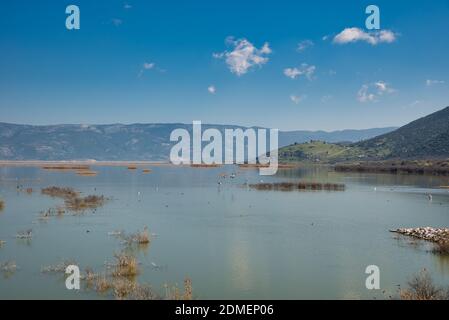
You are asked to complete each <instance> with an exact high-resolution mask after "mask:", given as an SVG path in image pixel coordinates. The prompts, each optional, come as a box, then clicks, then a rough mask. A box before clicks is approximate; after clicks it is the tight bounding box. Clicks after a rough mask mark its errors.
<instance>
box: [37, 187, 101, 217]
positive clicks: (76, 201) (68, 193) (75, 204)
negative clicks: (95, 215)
mask: <svg viewBox="0 0 449 320" xmlns="http://www.w3.org/2000/svg"><path fill="white" fill-rule="evenodd" d="M41 193H42V194H45V195H48V196H51V197H54V198H61V199H64V205H65V209H67V210H71V211H84V210H88V209H97V208H99V207H101V206H103V205H104V204H105V202H106V200H107V199H106V198H105V197H104V196H97V195H89V196H86V197H81V196H80V193H79V192H78V191H75V190H74V189H72V188H61V187H55V186H53V187H48V188H44V189H42V190H41ZM63 211H64V209H62V210H59V215H62V214H64V212H63Z"/></svg>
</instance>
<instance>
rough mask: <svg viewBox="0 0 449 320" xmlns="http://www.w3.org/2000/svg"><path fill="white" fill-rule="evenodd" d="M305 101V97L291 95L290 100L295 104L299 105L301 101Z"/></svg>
mask: <svg viewBox="0 0 449 320" xmlns="http://www.w3.org/2000/svg"><path fill="white" fill-rule="evenodd" d="M304 99H305V96H303V95H299V96H298V95H296V94H291V95H290V100H291V101H292V102H293V103H294V104H299V103H300V102H301V101H303V100H304Z"/></svg>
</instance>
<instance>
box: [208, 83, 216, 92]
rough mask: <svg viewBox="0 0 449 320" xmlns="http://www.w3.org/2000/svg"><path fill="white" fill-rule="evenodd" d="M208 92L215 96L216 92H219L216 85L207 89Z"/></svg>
mask: <svg viewBox="0 0 449 320" xmlns="http://www.w3.org/2000/svg"><path fill="white" fill-rule="evenodd" d="M207 91H209V93H210V94H215V92H217V89H216V88H215V86H214V85H211V86H209V87H208V88H207Z"/></svg>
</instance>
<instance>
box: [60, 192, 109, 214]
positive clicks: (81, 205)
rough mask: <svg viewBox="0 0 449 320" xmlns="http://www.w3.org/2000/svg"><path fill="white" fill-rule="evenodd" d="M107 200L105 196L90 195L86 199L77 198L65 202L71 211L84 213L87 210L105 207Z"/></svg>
mask: <svg viewBox="0 0 449 320" xmlns="http://www.w3.org/2000/svg"><path fill="white" fill-rule="evenodd" d="M105 201H106V199H105V197H104V196H95V195H90V196H87V197H84V198H80V197H75V198H69V199H66V200H65V206H66V208H67V209H69V210H73V211H82V210H86V209H96V208H98V207H101V206H103V204H104V203H105Z"/></svg>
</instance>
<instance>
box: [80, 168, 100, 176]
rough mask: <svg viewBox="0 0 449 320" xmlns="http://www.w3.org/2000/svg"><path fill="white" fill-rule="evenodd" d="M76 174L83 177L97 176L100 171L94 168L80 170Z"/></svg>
mask: <svg viewBox="0 0 449 320" xmlns="http://www.w3.org/2000/svg"><path fill="white" fill-rule="evenodd" d="M76 174H77V175H79V176H82V177H95V176H97V175H98V172H96V171H92V170H79V171H77V172H76Z"/></svg>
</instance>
